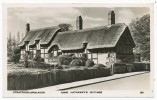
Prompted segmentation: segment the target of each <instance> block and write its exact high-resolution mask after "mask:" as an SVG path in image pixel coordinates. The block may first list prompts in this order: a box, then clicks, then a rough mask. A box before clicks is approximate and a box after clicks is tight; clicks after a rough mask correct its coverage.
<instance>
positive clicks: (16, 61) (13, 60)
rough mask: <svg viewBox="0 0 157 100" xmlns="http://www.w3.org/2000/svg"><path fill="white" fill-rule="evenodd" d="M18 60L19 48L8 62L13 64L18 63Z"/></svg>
mask: <svg viewBox="0 0 157 100" xmlns="http://www.w3.org/2000/svg"><path fill="white" fill-rule="evenodd" d="M19 60H20V48H15V49H14V50H13V52H12V54H11V57H10V60H9V61H12V62H14V63H18V62H19Z"/></svg>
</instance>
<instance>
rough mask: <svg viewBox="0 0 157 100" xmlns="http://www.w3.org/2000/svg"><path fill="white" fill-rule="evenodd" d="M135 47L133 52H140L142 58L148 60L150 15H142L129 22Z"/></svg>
mask: <svg viewBox="0 0 157 100" xmlns="http://www.w3.org/2000/svg"><path fill="white" fill-rule="evenodd" d="M130 31H131V33H132V35H133V38H134V41H135V44H136V47H135V53H140V54H141V56H142V57H143V59H144V60H148V61H149V60H150V15H149V14H147V15H144V16H143V17H141V18H137V19H136V20H133V21H132V22H131V23H130Z"/></svg>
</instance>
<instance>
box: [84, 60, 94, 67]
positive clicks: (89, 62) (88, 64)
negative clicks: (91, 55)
mask: <svg viewBox="0 0 157 100" xmlns="http://www.w3.org/2000/svg"><path fill="white" fill-rule="evenodd" d="M85 66H86V67H92V66H94V61H93V60H90V59H88V60H87V61H86V64H85Z"/></svg>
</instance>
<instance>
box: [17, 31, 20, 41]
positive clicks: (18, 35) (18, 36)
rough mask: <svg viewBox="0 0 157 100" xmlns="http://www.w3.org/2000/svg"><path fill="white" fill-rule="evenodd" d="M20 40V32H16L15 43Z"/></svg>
mask: <svg viewBox="0 0 157 100" xmlns="http://www.w3.org/2000/svg"><path fill="white" fill-rule="evenodd" d="M19 42H20V33H19V32H18V33H17V43H19Z"/></svg>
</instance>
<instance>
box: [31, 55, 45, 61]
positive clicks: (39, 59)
mask: <svg viewBox="0 0 157 100" xmlns="http://www.w3.org/2000/svg"><path fill="white" fill-rule="evenodd" d="M33 61H37V62H44V58H42V57H41V56H40V54H37V55H35V57H34V59H33Z"/></svg>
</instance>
